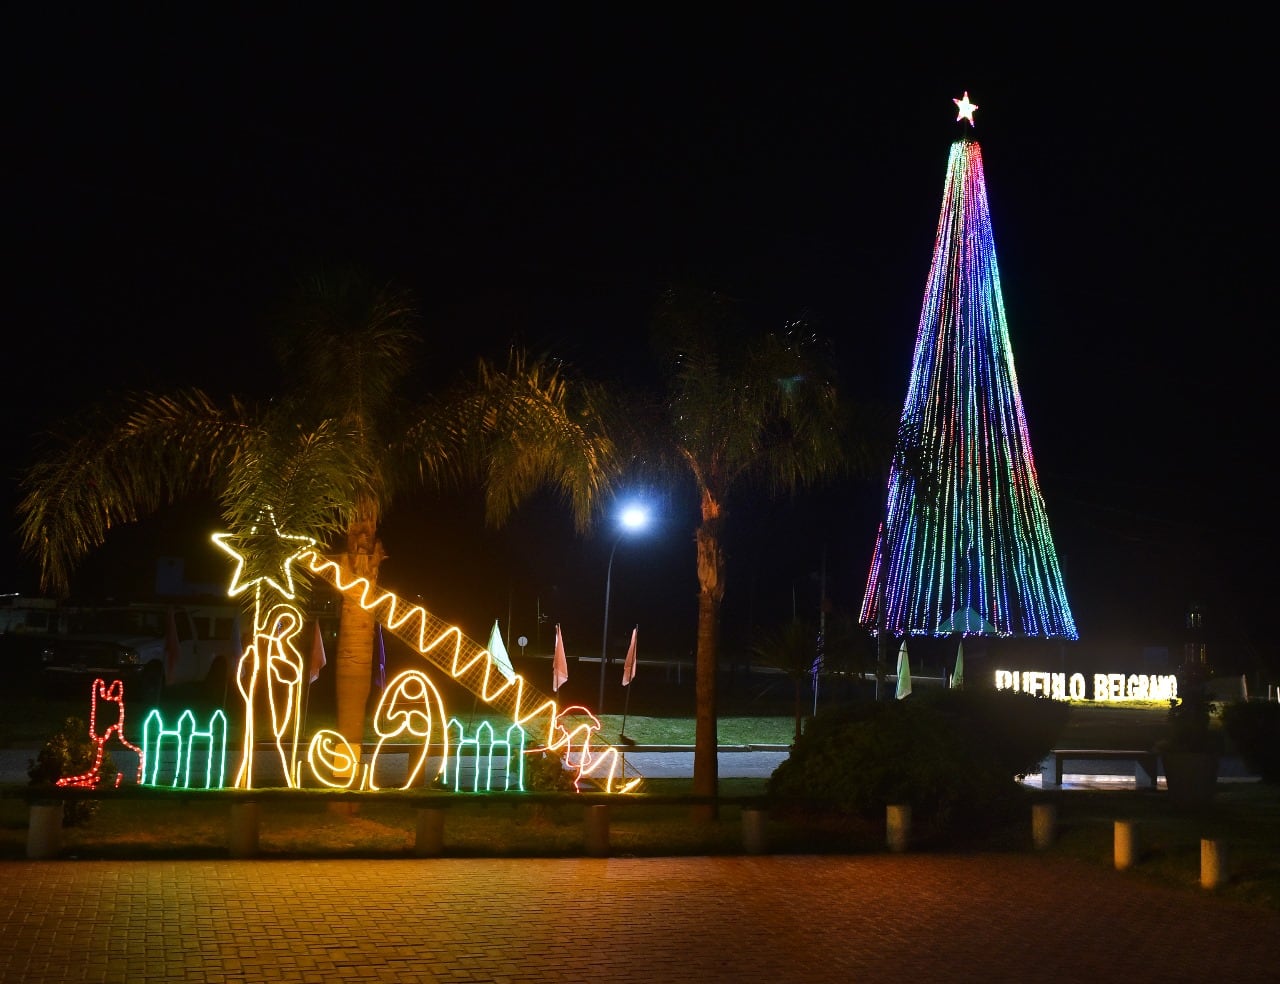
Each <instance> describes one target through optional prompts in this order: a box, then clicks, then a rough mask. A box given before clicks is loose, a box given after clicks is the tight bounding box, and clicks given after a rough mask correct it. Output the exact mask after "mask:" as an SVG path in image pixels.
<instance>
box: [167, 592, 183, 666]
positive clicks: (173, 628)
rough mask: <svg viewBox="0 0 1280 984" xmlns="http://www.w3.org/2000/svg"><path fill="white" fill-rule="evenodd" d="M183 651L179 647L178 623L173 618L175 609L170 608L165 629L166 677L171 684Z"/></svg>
mask: <svg viewBox="0 0 1280 984" xmlns="http://www.w3.org/2000/svg"><path fill="white" fill-rule="evenodd" d="M181 651H182V650H181V647H180V646H179V645H178V622H177V620H176V619H175V618H174V617H173V608H172V607H170V608H169V610H168V613H167V617H166V619H165V627H164V675H165V680H166V681H167V682H169V683H172V682H173V679H174V674H176V673H177V672H178V656H179V655H180V653H181Z"/></svg>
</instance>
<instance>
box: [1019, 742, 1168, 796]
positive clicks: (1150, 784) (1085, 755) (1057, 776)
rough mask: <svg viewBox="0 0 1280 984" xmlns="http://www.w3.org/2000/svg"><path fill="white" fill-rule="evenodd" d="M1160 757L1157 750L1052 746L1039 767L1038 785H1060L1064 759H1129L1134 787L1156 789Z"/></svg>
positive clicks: (1116, 760)
mask: <svg viewBox="0 0 1280 984" xmlns="http://www.w3.org/2000/svg"><path fill="white" fill-rule="evenodd" d="M1159 760H1160V756H1159V754H1158V753H1156V752H1153V751H1150V750H1148V749H1142V748H1055V749H1054V750H1053V751H1052V752H1051V753H1050V754H1049V758H1047V759H1045V762H1044V765H1043V767H1042V768H1041V772H1040V784H1041V785H1042V786H1044V787H1045V788H1046V789H1050V788H1053V787H1056V786H1061V785H1062V772H1063V768H1062V766H1063V763H1065V762H1132V763H1133V778H1134V782H1135V783H1136V785H1137V787H1138V788H1139V789H1155V788H1156V775H1157V774H1158V771H1159Z"/></svg>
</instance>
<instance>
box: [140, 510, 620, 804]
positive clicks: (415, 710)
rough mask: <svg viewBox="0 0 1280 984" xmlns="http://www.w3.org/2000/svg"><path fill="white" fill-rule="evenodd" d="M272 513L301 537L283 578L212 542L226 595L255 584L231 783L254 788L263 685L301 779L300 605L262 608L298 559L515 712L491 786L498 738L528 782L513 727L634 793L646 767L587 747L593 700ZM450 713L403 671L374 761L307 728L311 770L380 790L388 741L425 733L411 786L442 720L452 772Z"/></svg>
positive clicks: (428, 686) (286, 771) (582, 773)
mask: <svg viewBox="0 0 1280 984" xmlns="http://www.w3.org/2000/svg"><path fill="white" fill-rule="evenodd" d="M267 515H268V517H269V519H270V523H271V528H272V530H274V532H275V534H276V536H278V537H280V538H281V539H284V540H291V541H295V542H296V543H298V544H299V547H298V548H297V549H296V550H295V551H294V552H292V553H290V554H289V556H288V557H287V559H286V560H285V561H284V564H283V566H282V576H281V578H280V580H276V579H275V578H272V577H267V576H262V577H258V578H255V579H252V580H248V581H246V580H243V577H244V570H245V558H244V554H243V552H242V550H241V549H240V548H241V546H242V544H243V541H244V540H245V539H246V537H244V536H239V535H236V534H232V533H216V534H214V535H213V542H214V544H215V545H216V546H217V547H218V548H219V549H220V550H222V551H223V552H224V553H226V554H228V555H229V556H231V557H233V558H235V561H236V568H235V571H234V573H233V574H232V578H231V587H230V589H229V590H228V594H230V595H231V596H232V597H235V596H236V595H238V594H241V593H243V592H244V591H246V590H247V589H248V588H250V587H252V588H253V589H254V612H253V626H254V636H253V642H252V643H250V644H249V645H248V646H246V647H245V650H244V653H243V655H242V657H241V660H240V663H239V665H238V666H237V669H236V687H237V689H238V690H239V691H240V695H241V697H242V699H243V701H244V707H245V715H244V726H243V736H242V737H243V743H242V753H241V757H240V764H239V767H238V768H237V770H236V776H235V780H234V785H235V786H236V788H239V789H252V788H254V776H253V760H254V749H255V746H256V744H257V740H258V738H257V733H256V729H257V725H256V723H255V722H256V719H257V716H258V715H257V713H256V711H257V705H258V704H259V703H260V702H262V700H263V697H264V694H265V700H266V703H267V706H268V708H269V710H270V722H271V733H272V738H273V739H274V742H275V748H276V753H277V755H278V756H279V759H280V767H281V771H282V773H283V775H284V780H285V784H286V785H287V786H289V787H290V788H296V787H298V786H301V784H302V776H301V770H302V763H301V762H299V761H298V749H299V744H300V740H301V734H300V731H301V706H302V697H303V687H304V686H305V680H306V673H305V666H306V663H305V660H304V658H303V656H302V653H301V652H300V651H299V649H298V647H297V645H296V644H295V640H296V639H297V638H298V636H299V635H300V633H301V630H302V626H303V615H302V612H301V611H300V610H299V609H298V608H297V607H295V606H294V605H292V604H286V603H277V604H274V605H271V606H270V607H269V608H268V609H267V610H266V612H265V613H264V611H263V608H264V598H263V585H264V584H265V585H267V586H268V587H269V588H270V589H271V590H272V591H274V592H275V594H276V595H278V596H281V597H283V598H284V599H286V601H291V600H292V599H293V598H294V596H295V589H294V579H293V570H292V567H293V564H294V563H295V562H303V563H305V564H306V565H307V569H308V570H309V572H310V573H311V574H315V575H319V576H321V577H324V578H325V579H326V580H328V581H329V583H331V584H332V585H333V586H334V587H335V588H337V589H338V590H339V591H340V592H342V593H343V594H345V595H347V596H348V597H349V598H352V599H354V600H356V601H357V602H358V603H359V604H360V605H361V607H363V608H365V609H366V610H368V611H371V612H373V614H374V616H375V618H377V619H378V620H379V621H380V622H381V623H382V624H383V625H385V626H386V627H387V628H388V629H389V630H390V631H392V632H394V633H396V635H398V636H399V637H400V638H401V639H402V640H404V641H405V642H408V643H410V644H411V645H413V646H415V647H416V648H417V651H418V653H419V655H421V656H423V657H425V658H426V659H427V660H428V661H429V662H431V663H433V664H434V665H435V666H436V667H437V668H439V669H442V670H444V671H446V672H448V673H449V674H450V676H451V677H452V678H453V679H454V680H456V681H458V682H459V683H461V684H462V685H463V686H465V687H467V688H468V689H470V690H471V691H472V692H473V693H475V694H477V695H479V696H480V697H481V698H483V699H484V701H485V702H486V703H488V704H490V705H493V706H495V707H497V708H498V709H499V710H503V711H505V712H506V713H507V714H508V716H509V717H510V719H511V720H512V722H513V724H512V726H511V728H509V729H508V731H507V737H506V740H505V741H503V740H499V739H496V737H494V732H493V728H492V726H491V725H487V724H486V727H487V728H488V731H487V732H486V734H487V735H488V736H489V752H488V754H489V757H490V764H489V771H490V775H489V778H488V779H487V780H486V783H485V785H486V787H488V786H489V785H490V783H491V781H492V776H491V772H492V757H493V754H494V748H495V747H501V746H503V745H505V746H506V748H507V752H508V755H507V757H508V769H507V776H506V778H505V780H504V788H507V789H509V788H510V786H511V775H510V773H511V770H512V767H511V762H510V760H511V759H512V758H518V759H519V768H518V770H517V778H516V786H517V788H523V777H524V763H523V754H521V755H520V756H516V755H514V750H513V748H512V745H511V741H512V737H513V735H515V734H517V733H518V735H519V743H520V747H521V750H522V752H523V749H524V742H525V736H526V734H527V733H528V732H530V731H532V732H533V733H536V734H541V735H542V736H543V737H542V739H541V740H542V742H543V746H542V748H540V749H538V751H541V750H543V749H545V750H548V751H558V752H561V753H562V754H563V758H564V761H565V762H566V763H567V764H569V766H570V767H572V768H573V769H575V771H576V775H575V778H574V787H575V788H576V789H580V788H581V784H582V783H583V782H584V781H587V780H590V781H591V783H592V784H593V785H597V786H599V787H600V788H603V790H604V791H605V792H610V793H625V792H631V791H633V790H635V789H636V788H637V787H638V786H639V784H640V781H641V780H640V777H639V776H633V777H631V778H627V777H626V776H625V775H624V774H622V773H625V771H626V766H625V763H624V762H623V761H622V760H621V758H620V756H619V755H618V751H617V749H615V748H612V747H609V746H605V747H603V748H599V749H597V748H593V747H592V744H591V739H592V736H593V735H594V734H597V733H598V732H599V731H600V722H599V720H598V719H597V718H596V717H595V716H594V715H592V714H591V713H590V712H589V711H587V710H586V708H583V707H578V706H575V707H571V708H565V709H560V708H559V706H558V705H557V703H556V701H555V700H554V699H552V698H549V697H546V696H545V695H543V694H540V693H539V692H538V691H537V690H535V689H534V688H533V687H531V686H529V684H528V683H527V682H526V681H525V679H524V677H522V676H521V675H520V674H518V673H513V672H512V671H511V670H510V668H509V667H507V666H503V665H501V664H500V663H498V662H497V661H495V660H494V658H493V656H492V654H491V653H490V652H489V651H488V650H486V649H483V648H481V647H480V646H479V645H477V644H476V643H474V642H472V641H471V640H470V639H468V638H466V637H465V636H464V635H463V634H462V631H461V630H460V629H459V628H458V627H457V626H454V625H448V624H446V623H445V622H443V621H441V620H440V619H438V618H436V617H435V616H433V615H431V614H430V613H428V612H427V611H426V609H424V608H422V607H421V606H420V605H409V604H407V603H406V602H404V601H403V600H402V599H401V598H399V597H398V596H397V595H395V594H394V593H392V592H390V591H381V592H379V593H378V594H377V595H376V597H373V598H372V600H370V595H371V594H372V593H373V592H372V588H371V586H370V584H369V582H368V580H366V579H365V578H362V577H356V576H353V575H352V574H351V573H350V572H348V571H345V570H343V569H342V568H341V567H340V566H339V565H338V564H336V563H335V562H333V561H331V560H327V559H325V558H324V557H321V556H320V555H319V554H318V553H316V551H315V549H314V545H315V541H313V540H311V539H308V538H306V537H300V536H291V535H289V534H284V533H281V532H280V529H279V527H278V526H277V524H276V521H275V516H274V514H273V513H271V512H270V511H269V510H268V512H267ZM257 532H258V531H257V527H256V526H255V527H253V528H252V529H251V530H250V534H249V535H256V534H257ZM508 674H510V675H508ZM447 721H448V717H447V715H446V712H445V707H444V701H443V699H442V698H441V696H440V692H439V691H438V690H437V689H436V687H435V685H434V684H432V683H431V681H430V680H429V679H428V677H427V675H426V674H425V673H423V672H421V671H418V670H408V671H405V672H403V673H401V674H399V675H398V676H396V677H395V678H394V679H393V680H391V681H390V683H389V684H388V685H387V687H386V688H385V689H384V691H383V694H382V698H381V699H380V701H379V702H378V707H377V710H376V711H375V713H374V729H375V731H376V733H377V735H378V743H377V745H376V747H375V748H374V750H373V753H372V755H371V756H370V758H369V762H368V763H367V764H363V763H361V762H360V761H359V760H358V755H357V753H356V751H355V748H354V747H353V746H352V744H351V742H350V741H349V740H348V739H347V737H346V736H345V735H342V734H340V733H338V732H336V731H333V730H330V729H324V730H321V731H320V732H318V733H317V734H316V735H315V736H314V737H312V739H311V741H310V742H309V743H308V745H307V752H306V762H307V765H308V766H309V767H310V771H311V774H312V776H314V777H315V779H316V781H317V782H319V783H320V784H321V785H324V786H328V787H331V788H337V789H350V788H352V787H353V786H355V788H358V789H362V790H369V791H374V790H377V789H379V788H380V786H379V774H378V759H379V755H380V753H381V752H382V750H383V748H384V746H385V745H386V744H387V743H388V742H391V741H395V742H396V743H397V744H403V743H404V742H405V741H406V739H411V740H412V741H414V742H416V743H420V748H419V750H417V751H416V752H415V753H413V754H414V756H415V757H414V758H413V759H412V761H411V762H410V764H409V768H408V770H407V777H406V779H405V782H404V785H403V786H402V787H401V788H403V789H409V788H410V787H411V786H412V785H413V784H415V783H417V782H419V781H422V777H423V774H424V772H425V771H426V770H427V763H428V760H429V751H430V747H431V739H432V732H433V729H434V728H436V727H438V728H439V729H440V733H441V737H440V741H441V745H442V747H443V754H442V756H441V762H440V767H439V769H438V770H437V774H439V773H441V772H443V773H445V774H446V780H447V769H448V763H449V725H448V724H446V722H447ZM458 727H459V740H460V741H461V740H463V737H464V736H463V735H462V732H461V725H459V726H458ZM161 730H162V732H163V729H161ZM163 733H164V734H165V735H168V734H169V733H168V732H163ZM210 740H212V737H211V736H210ZM480 741H481V739H480V736H479V735H477V736H476V737H475V738H473V739H468V740H467V743H468V745H470V744H471V743H474V744H475V748H476V752H477V754H480ZM455 776H456V771H455ZM477 782H478V780H477ZM477 788H478V786H477Z"/></svg>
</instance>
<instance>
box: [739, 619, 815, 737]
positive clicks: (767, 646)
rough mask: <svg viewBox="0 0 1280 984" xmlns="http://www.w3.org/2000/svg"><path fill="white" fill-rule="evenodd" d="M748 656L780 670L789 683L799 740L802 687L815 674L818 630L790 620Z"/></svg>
mask: <svg viewBox="0 0 1280 984" xmlns="http://www.w3.org/2000/svg"><path fill="white" fill-rule="evenodd" d="M751 652H752V653H754V654H755V655H756V657H758V659H759V661H760V662H761V663H762V664H764V665H765V666H769V667H772V668H773V669H775V670H781V671H782V672H783V673H785V674H786V675H787V677H788V679H790V680H791V684H792V689H793V692H794V696H795V711H796V732H795V740H796V741H799V740H800V735H801V733H802V731H803V728H802V724H803V721H804V706H803V703H802V698H803V696H804V683H805V681H806V680H808V679H809V678H810V677H811V676H813V672H814V662H815V660H817V658H818V628H817V626H815V625H812V624H810V623H808V622H806V621H804V620H803V619H798V618H793V619H792V620H791V621H790V622H788V623H787V624H786V625H784V626H782V627H781V628H779V629H774V630H773V631H772V632H770V633H768V634H766V635H765V636H764V638H762V639H761V640H760V641H759V642H757V643H756V644H755V645H754V646H752V647H751Z"/></svg>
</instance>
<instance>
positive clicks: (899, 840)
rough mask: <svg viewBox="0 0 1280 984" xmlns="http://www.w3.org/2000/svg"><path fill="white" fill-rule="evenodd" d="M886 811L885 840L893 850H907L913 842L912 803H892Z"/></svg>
mask: <svg viewBox="0 0 1280 984" xmlns="http://www.w3.org/2000/svg"><path fill="white" fill-rule="evenodd" d="M884 811H885V825H884V826H885V840H886V841H887V842H888V844H889V850H891V851H898V852H901V851H905V850H906V849H907V845H908V844H910V843H911V804H910V803H890V804H889V805H888V806H886V807H885V808H884Z"/></svg>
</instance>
